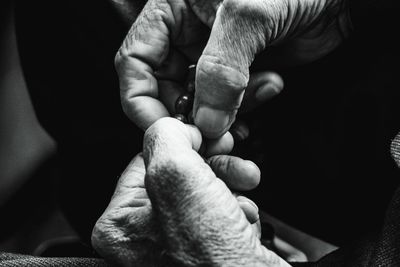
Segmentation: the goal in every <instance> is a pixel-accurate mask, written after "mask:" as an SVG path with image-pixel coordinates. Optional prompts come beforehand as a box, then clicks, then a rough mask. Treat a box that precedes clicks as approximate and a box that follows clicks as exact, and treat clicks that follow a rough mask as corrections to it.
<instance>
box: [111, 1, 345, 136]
mask: <svg viewBox="0 0 400 267" xmlns="http://www.w3.org/2000/svg"><path fill="white" fill-rule="evenodd" d="M346 1H347V0H279V1H278V0H256V1H246V0H224V1H221V0H188V1H184V0H173V1H167V0H150V1H148V2H147V4H146V6H145V7H144V9H143V11H142V13H141V14H140V15H139V17H138V18H137V20H136V22H135V23H134V24H133V26H132V28H131V30H130V32H129V34H128V35H127V37H126V39H125V41H124V43H123V45H122V47H121V49H120V50H119V53H118V55H117V57H116V65H117V69H118V73H119V77H120V84H121V96H122V104H123V107H124V109H125V112H126V113H127V115H128V117H130V118H131V119H132V120H133V121H134V122H135V123H136V124H138V125H139V126H141V127H142V128H143V129H146V128H147V127H148V126H149V125H151V124H152V123H153V122H154V121H156V120H157V119H158V118H160V117H164V116H168V114H169V112H171V109H173V107H172V106H173V104H171V103H173V101H165V100H162V102H163V103H166V104H165V106H164V105H163V104H161V102H160V101H159V99H162V98H163V96H164V95H168V96H169V97H170V98H171V99H176V97H177V95H178V94H179V93H178V92H179V90H176V89H177V88H180V86H179V81H180V80H182V77H179V75H182V74H183V73H185V68H186V66H187V65H188V62H187V61H188V60H189V61H192V62H196V60H197V58H198V57H199V56H200V54H201V56H200V59H199V62H198V69H197V74H196V95H195V103H194V110H193V111H194V117H195V124H196V125H197V126H198V127H199V128H200V129H201V131H202V133H203V134H204V135H205V136H207V137H210V138H216V137H219V136H221V135H223V134H224V133H225V132H226V131H227V130H228V129H229V127H230V126H231V125H232V123H233V121H234V120H235V116H236V114H237V111H238V108H239V106H240V105H241V102H242V99H243V95H244V90H245V88H246V86H248V85H249V84H251V78H252V77H251V76H250V75H249V67H250V65H251V64H252V62H253V61H254V59H255V57H256V55H257V54H259V53H260V52H263V51H266V53H264V52H263V55H262V56H261V55H259V56H258V58H257V60H258V61H262V63H263V64H268V65H270V64H271V63H278V64H280V65H282V64H285V63H287V64H298V63H304V62H309V61H312V60H315V59H318V58H320V57H322V56H324V55H326V54H327V53H329V52H330V51H332V50H333V49H334V48H336V47H337V46H338V45H339V44H340V43H341V42H342V41H343V38H344V37H346V36H347V34H348V32H349V30H348V29H349V27H350V26H349V25H350V23H349V19H348V15H347V13H348V12H347V5H346ZM193 13H195V14H196V16H195V15H194V14H193ZM200 21H201V22H203V23H205V24H206V25H208V26H209V27H212V29H211V33H210V34H209V35H208V32H207V29H206V28H205V26H204V25H203V24H201V23H200ZM204 44H206V46H205V48H204V50H203V45H204ZM273 46H274V47H278V48H279V49H275V51H274V53H273V54H268V51H269V50H270V49H268V48H269V47H273ZM182 54H184V55H185V56H186V57H182ZM264 56H265V57H264ZM168 65H169V66H175V67H167V66H168ZM178 66H180V67H178ZM182 66H183V68H182ZM257 75H258V77H264V78H263V81H262V82H261V83H257V84H256V85H255V87H256V89H254V92H257V91H258V90H260V92H263V90H262V89H261V88H263V87H264V86H263V85H265V86H267V87H268V86H269V87H272V88H274V89H275V91H280V90H281V89H282V86H283V84H282V82H281V79H280V78H276V75H273V76H274V77H273V78H270V77H266V75H267V76H268V74H266V73H264V74H257ZM260 75H261V76H260ZM278 77H279V76H278ZM249 78H250V82H249ZM177 81H178V82H177ZM177 91H178V92H177ZM264 91H268V90H264ZM272 91H273V90H272ZM269 92H271V90H269ZM266 94H268V93H266ZM260 95H262V93H260ZM168 103H170V104H168ZM166 106H167V107H169V112H168V109H167V108H166Z"/></svg>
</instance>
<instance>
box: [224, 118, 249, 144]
mask: <svg viewBox="0 0 400 267" xmlns="http://www.w3.org/2000/svg"><path fill="white" fill-rule="evenodd" d="M229 132H230V133H231V134H232V137H233V140H234V141H235V142H239V141H243V140H245V139H246V138H247V137H249V135H250V130H249V127H248V126H247V124H246V123H245V122H244V121H242V120H236V121H235V122H234V123H233V124H232V127H231V129H230V130H229Z"/></svg>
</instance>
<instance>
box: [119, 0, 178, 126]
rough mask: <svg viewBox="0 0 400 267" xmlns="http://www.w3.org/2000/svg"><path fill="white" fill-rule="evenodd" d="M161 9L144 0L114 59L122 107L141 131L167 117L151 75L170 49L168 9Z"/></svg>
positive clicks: (153, 3)
mask: <svg viewBox="0 0 400 267" xmlns="http://www.w3.org/2000/svg"><path fill="white" fill-rule="evenodd" d="M160 8H161V7H160V6H159V5H157V3H156V1H149V2H147V4H146V5H145V7H144V8H143V10H142V12H141V14H140V15H139V17H138V18H137V20H136V21H135V23H134V24H133V25H132V28H131V29H130V31H129V33H128V34H127V36H126V38H125V40H124V42H123V44H122V46H121V48H120V49H119V51H118V53H117V55H116V58H115V65H116V70H117V72H118V76H119V82H120V89H121V90H120V93H121V100H122V107H123V109H124V111H125V113H126V115H127V116H128V117H129V118H130V119H131V120H132V121H133V122H134V123H135V124H136V125H138V126H139V127H141V128H142V129H143V130H145V129H147V128H148V127H149V126H150V125H151V124H152V123H153V122H155V121H156V120H157V119H159V118H161V117H165V116H169V113H168V111H167V109H166V108H165V107H164V105H163V104H162V103H161V102H160V101H159V100H158V99H157V98H158V85H157V80H156V79H155V77H154V69H157V68H159V67H161V65H162V63H163V62H164V60H165V59H166V57H167V56H168V52H169V28H168V26H170V25H168V24H169V23H170V21H169V18H168V16H169V14H170V13H171V10H168V7H164V6H163V7H162V8H165V9H166V10H160Z"/></svg>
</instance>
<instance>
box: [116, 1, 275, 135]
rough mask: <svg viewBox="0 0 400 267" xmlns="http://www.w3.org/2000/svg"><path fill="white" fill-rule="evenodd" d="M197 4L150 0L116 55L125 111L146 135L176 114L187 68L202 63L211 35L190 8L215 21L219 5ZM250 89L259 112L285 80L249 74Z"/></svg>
mask: <svg viewBox="0 0 400 267" xmlns="http://www.w3.org/2000/svg"><path fill="white" fill-rule="evenodd" d="M118 2H119V3H120V2H122V3H125V4H122V5H121V4H119V5H117V7H119V10H120V11H121V13H122V14H125V17H127V18H129V14H133V13H134V11H133V10H134V8H133V7H132V6H131V5H130V2H131V1H129V0H125V1H118ZM197 4H203V3H201V1H192V2H190V3H189V2H188V1H185V0H173V1H167V0H149V1H148V2H147V4H146V5H145V7H144V8H143V10H142V12H141V14H140V15H139V16H138V17H137V19H136V20H135V22H134V23H133V26H132V27H131V29H130V31H129V33H128V34H127V36H126V38H125V40H124V42H123V44H122V46H121V48H120V49H119V51H118V53H117V55H116V60H115V64H116V69H117V72H118V75H119V80H120V89H121V102H122V107H123V109H124V111H125V113H126V114H127V116H128V117H129V118H130V119H131V120H132V121H133V122H134V123H135V124H136V125H138V126H139V127H140V128H142V129H143V130H146V129H147V128H148V127H149V126H150V125H151V124H153V123H154V122H155V121H156V120H158V119H159V118H162V117H167V116H170V115H171V114H172V115H173V114H174V113H175V106H174V104H175V101H176V99H177V98H178V96H179V95H180V94H181V93H182V92H183V90H184V88H183V87H182V85H183V84H184V81H185V78H186V74H187V68H188V66H189V65H190V64H193V63H195V62H197V61H198V59H199V57H200V55H201V53H202V51H203V49H204V47H205V45H206V43H207V40H208V38H209V33H210V30H209V28H208V27H206V26H205V25H204V24H203V23H202V22H201V20H200V19H199V17H198V16H197V15H196V14H195V13H194V12H193V9H192V8H191V6H190V5H193V8H196V10H197V11H199V12H200V13H201V14H199V15H200V16H204V14H203V13H204V12H207V14H208V13H209V14H210V19H211V18H212V16H214V15H215V10H216V5H217V4H219V1H206V2H205V4H206V5H205V6H198V5H197ZM126 10H132V11H131V12H128V11H126ZM212 20H213V19H212ZM127 21H129V19H127ZM235 34H240V32H236V33H235ZM210 78H211V79H215V78H216V77H215V75H212V76H210ZM222 78H223V77H222ZM247 89H248V90H247V91H248V93H247V94H246V96H247V97H246V99H247V100H248V102H249V104H248V106H249V107H255V106H257V105H259V104H261V103H263V102H264V101H266V100H268V99H270V98H271V97H273V96H274V95H276V94H278V93H279V92H280V91H281V90H282V89H283V81H282V79H281V77H280V76H279V75H278V74H276V73H273V72H258V73H254V74H252V75H251V77H250V82H249V83H248V87H247ZM201 90H202V89H201V86H200V91H201Z"/></svg>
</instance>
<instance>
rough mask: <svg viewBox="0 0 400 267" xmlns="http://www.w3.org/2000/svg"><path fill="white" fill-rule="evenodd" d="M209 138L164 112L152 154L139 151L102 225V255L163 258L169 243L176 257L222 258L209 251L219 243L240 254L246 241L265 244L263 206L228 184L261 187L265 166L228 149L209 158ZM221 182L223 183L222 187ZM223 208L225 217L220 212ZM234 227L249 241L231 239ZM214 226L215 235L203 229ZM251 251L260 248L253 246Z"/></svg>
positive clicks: (127, 259)
mask: <svg viewBox="0 0 400 267" xmlns="http://www.w3.org/2000/svg"><path fill="white" fill-rule="evenodd" d="M201 142H202V140H201V135H200V132H199V131H198V129H197V128H195V127H192V126H187V125H184V124H182V123H181V122H179V121H177V120H175V119H170V118H165V119H162V120H160V121H158V122H157V123H155V125H154V126H152V127H151V128H149V130H148V131H147V132H146V134H145V140H144V153H143V157H144V160H143V157H142V155H141V154H139V155H138V156H136V157H135V158H134V159H133V160H132V162H131V163H130V164H129V166H128V167H127V169H126V170H125V172H124V173H123V174H122V176H121V178H120V180H119V182H118V184H117V188H116V190H115V193H114V195H113V197H112V199H111V201H110V204H109V206H108V207H107V209H106V210H105V211H104V213H103V215H102V216H101V217H100V218H99V220H98V221H97V223H96V226H95V227H94V230H93V233H92V244H93V247H94V248H95V249H96V251H97V252H98V253H99V254H100V255H102V256H103V257H104V258H105V259H106V260H108V261H109V262H110V263H112V264H115V265H118V266H138V265H139V266H159V265H160V264H161V262H162V261H163V259H162V258H161V255H162V253H163V251H166V252H167V253H168V254H169V255H171V257H172V258H173V259H175V260H177V261H179V262H181V263H182V264H184V265H188V266H191V265H192V264H193V263H194V262H197V263H198V262H203V261H204V262H213V261H217V262H218V261H222V259H219V258H215V259H214V256H212V255H210V256H209V255H208V253H209V252H208V250H210V251H214V250H215V249H217V247H218V249H221V251H224V250H227V249H229V250H231V249H233V248H235V246H237V247H236V248H235V249H238V250H237V251H236V252H235V254H234V255H239V254H237V253H242V251H241V248H242V246H243V245H246V246H247V245H252V246H255V245H254V244H253V243H254V242H255V244H257V246H256V247H254V249H255V250H257V251H258V252H257V253H259V254H260V253H261V252H260V251H264V249H263V248H261V247H260V246H261V245H260V244H259V243H260V242H259V238H260V224H259V217H258V208H257V206H255V204H254V203H253V202H252V201H250V200H249V199H247V198H245V197H243V196H240V195H237V194H232V193H231V191H230V190H229V189H228V188H227V187H226V185H225V183H226V184H229V185H230V187H231V189H234V190H240V191H243V190H249V189H252V188H254V187H255V186H257V184H258V182H259V178H260V173H259V170H258V168H257V167H256V166H255V165H254V164H253V163H252V162H249V161H244V160H242V159H239V158H236V157H231V156H223V155H219V156H214V157H211V158H209V159H208V160H207V162H208V164H206V163H205V162H204V159H203V158H202V157H200V156H199V155H198V153H197V152H196V151H197V150H198V149H199V147H200V144H201ZM214 173H218V174H219V177H220V178H221V179H222V180H221V179H220V178H217V177H216V176H215V174H214ZM193 175H195V176H193ZM190 177H191V178H190ZM189 178H190V179H189ZM203 179H207V180H210V181H212V184H214V183H215V184H216V185H211V184H209V182H208V181H206V182H205V183H204V184H203V183H201V184H198V183H197V182H199V181H202V180H203ZM170 180H173V182H171V181H170ZM222 181H223V182H222ZM145 183H146V187H145ZM214 187H217V188H218V190H217V191H216V192H214V190H215V189H214ZM209 191H210V192H209ZM220 191H221V192H220ZM222 192H223V195H221V194H220V193H222ZM198 193H200V194H199V195H198V196H196V194H198ZM176 203H179V207H178V206H176ZM208 210H210V211H211V213H210V215H209V216H208V215H207V213H208ZM222 210H223V212H224V213H221V211H222ZM216 215H218V216H220V218H217V217H215V218H214V217H213V216H216ZM226 216H227V217H226ZM225 217H226V218H225ZM214 219H215V220H216V221H215V222H214ZM224 220H228V221H227V222H226V224H223V225H218V224H219V223H220V222H222V221H224ZM199 227H200V228H201V229H202V230H201V231H200V230H199ZM204 227H206V228H204ZM207 227H209V228H210V229H209V230H207ZM237 227H238V228H237ZM231 228H232V229H236V228H237V229H236V230H235V231H237V233H236V232H235V235H236V234H239V233H240V234H245V236H246V240H243V242H246V244H245V243H243V244H241V242H242V241H240V242H239V243H238V244H235V243H230V241H229V240H230V239H229V238H230V237H229V235H230V234H229V233H227V230H228V229H231ZM188 231H191V232H192V233H191V234H190V236H186V233H188ZM229 231H230V230H229ZM229 231H228V232H229ZM217 232H218V234H216V233H217ZM206 233H207V235H211V236H203V237H201V235H203V234H206ZM182 235H183V236H182ZM213 235H215V237H218V236H219V235H221V236H222V235H223V236H225V235H226V238H227V240H226V246H227V247H224V246H225V245H222V246H221V243H220V241H218V240H214V241H215V244H214V243H213V242H214V241H213V238H214V237H213ZM232 235H233V234H232ZM200 237H201V238H200ZM231 238H233V239H235V237H234V236H232V237H231ZM243 238H244V237H243ZM247 239H248V240H247ZM228 241H229V242H228ZM202 242H204V244H203V245H202V246H207V247H208V248H207V249H206V251H198V250H197V249H196V250H192V249H189V251H187V249H188V248H193V246H197V245H200V243H202ZM185 244H186V245H188V247H185ZM215 251H216V250H215ZM250 252H251V253H253V251H252V250H251V251H246V253H250ZM232 253H233V252H232ZM263 253H264V252H263ZM260 255H262V254H260ZM268 255H269V254H268ZM273 255H274V254H273ZM187 257H189V258H187ZM223 260H224V261H225V260H226V259H225V258H224V259H223Z"/></svg>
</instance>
